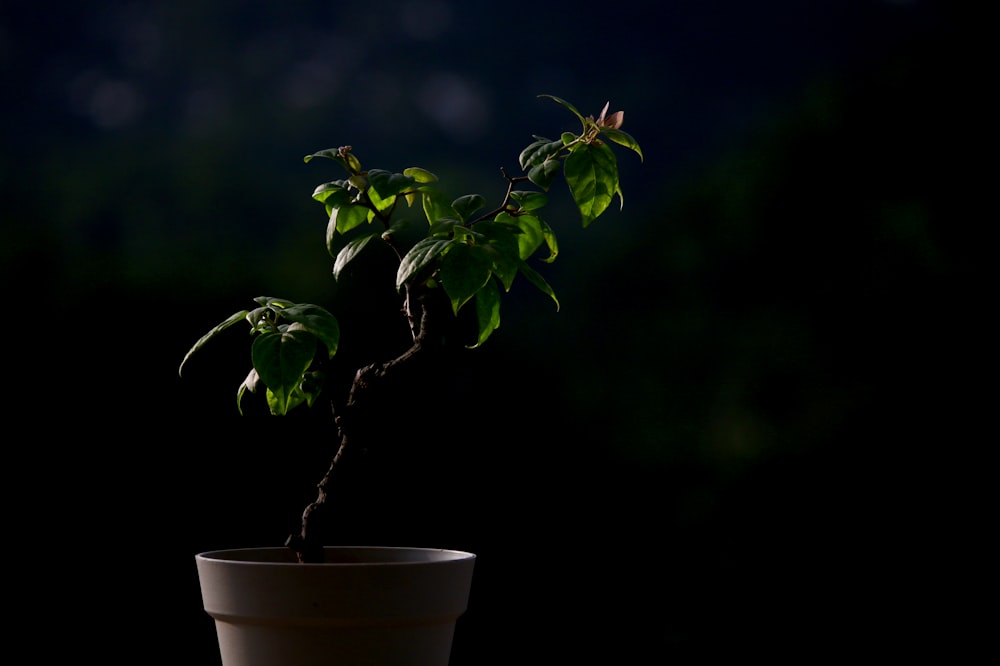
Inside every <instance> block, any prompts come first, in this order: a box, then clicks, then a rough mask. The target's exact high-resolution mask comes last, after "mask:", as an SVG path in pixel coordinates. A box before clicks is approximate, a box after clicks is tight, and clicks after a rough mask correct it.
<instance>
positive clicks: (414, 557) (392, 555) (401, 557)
mask: <svg viewBox="0 0 1000 666" xmlns="http://www.w3.org/2000/svg"><path fill="white" fill-rule="evenodd" d="M323 552H324V553H327V554H328V555H333V556H335V557H336V556H339V557H337V559H335V560H334V561H327V562H309V563H305V564H304V566H320V567H323V566H338V567H355V566H369V567H370V566H380V567H381V566H386V567H396V566H415V565H428V564H441V563H444V562H458V561H463V560H474V559H475V558H476V555H475V553H471V552H468V551H464V550H454V549H450V548H427V547H412V546H324V547H323ZM271 557H277V558H279V559H270V558H271ZM343 557H349V558H357V559H346V560H345V559H340V558H343ZM195 559H197V560H203V561H205V562H226V563H229V564H235V565H239V564H242V565H252V566H287V565H288V564H295V565H296V566H303V564H302V563H300V562H298V561H296V560H295V558H294V554H293V552H292V551H291V550H290V549H289V548H287V547H285V546H261V547H250V548H223V549H217V550H208V551H204V552H201V553H198V554H197V555H195Z"/></svg>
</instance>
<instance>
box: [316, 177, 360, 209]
mask: <svg viewBox="0 0 1000 666" xmlns="http://www.w3.org/2000/svg"><path fill="white" fill-rule="evenodd" d="M344 183H345V181H343V180H334V181H331V182H329V183H323V184H322V185H317V186H316V189H315V190H313V194H312V198H313V199H315V200H316V201H318V202H320V203H321V204H326V205H327V206H328V207H330V208H339V207H340V206H343V205H345V204H348V203H350V202H351V200H352V199H353V198H354V195H353V194H351V193H350V192H349V191H348V190H347V188H346V187H344Z"/></svg>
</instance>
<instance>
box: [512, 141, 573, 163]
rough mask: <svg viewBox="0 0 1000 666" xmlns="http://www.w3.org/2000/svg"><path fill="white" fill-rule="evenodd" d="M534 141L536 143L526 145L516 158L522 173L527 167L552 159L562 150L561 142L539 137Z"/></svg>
mask: <svg viewBox="0 0 1000 666" xmlns="http://www.w3.org/2000/svg"><path fill="white" fill-rule="evenodd" d="M535 139H536V141H534V142H532V143H530V144H528V146H527V147H526V148H525V149H524V150H522V151H521V154H520V155H518V157H517V161H518V163H519V164H520V165H521V170H522V171H523V170H525V169H527V168H528V167H529V166H536V165H538V164H541V163H542V162H544V161H546V160H548V159H550V158H553V159H554V158H555V157H556V156H557V155H558V154H559V151H561V150H562V149H563V142H562V141H550V140H549V139H546V138H544V137H540V136H536V137H535Z"/></svg>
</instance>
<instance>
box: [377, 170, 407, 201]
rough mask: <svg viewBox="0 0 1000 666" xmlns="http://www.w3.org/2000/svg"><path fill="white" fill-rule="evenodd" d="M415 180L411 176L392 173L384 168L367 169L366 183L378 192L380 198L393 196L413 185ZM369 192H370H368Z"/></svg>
mask: <svg viewBox="0 0 1000 666" xmlns="http://www.w3.org/2000/svg"><path fill="white" fill-rule="evenodd" d="M414 182H416V181H415V179H414V178H412V177H411V176H404V175H403V174H401V173H392V172H391V171H386V170H384V169H371V170H369V171H368V183H369V185H371V187H372V189H374V190H375V191H376V192H378V195H379V196H380V197H381V198H382V199H389V198H390V197H395V196H396V195H397V194H402V193H403V192H405V191H406V190H408V189H410V188H411V187H413V183H414ZM369 194H370V193H369Z"/></svg>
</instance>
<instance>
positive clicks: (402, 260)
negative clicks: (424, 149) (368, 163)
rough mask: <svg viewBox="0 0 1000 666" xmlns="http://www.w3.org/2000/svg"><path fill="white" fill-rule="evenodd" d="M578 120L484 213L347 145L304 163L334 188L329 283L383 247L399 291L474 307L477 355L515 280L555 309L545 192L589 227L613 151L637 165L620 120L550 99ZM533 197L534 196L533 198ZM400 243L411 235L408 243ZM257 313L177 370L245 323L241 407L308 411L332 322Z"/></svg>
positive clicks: (555, 248) (608, 196)
mask: <svg viewBox="0 0 1000 666" xmlns="http://www.w3.org/2000/svg"><path fill="white" fill-rule="evenodd" d="M541 97H545V98H548V99H551V100H553V101H555V102H556V103H558V104H560V105H562V106H563V107H565V108H566V109H568V110H569V111H570V112H571V113H572V114H573V115H575V116H576V117H577V118H578V119H579V121H580V123H581V129H580V132H579V133H578V134H576V133H573V132H564V133H562V134H561V135H560V137H559V138H558V139H554V140H553V139H548V138H545V137H542V136H534V137H533V139H534V140H533V141H532V142H531V143H530V144H529V145H528V146H526V147H525V148H524V149H523V150H522V151H521V152H520V154H519V157H518V164H519V166H520V168H521V170H522V174H521V175H517V176H511V175H509V174H507V172H506V170H501V171H502V173H503V175H504V178H505V179H506V183H507V189H506V194H505V195H504V197H503V199H502V201H501V202H500V204H499V205H498V206H496V207H495V208H493V209H488V210H487V209H486V199H485V198H484V197H483V196H481V195H479V194H466V195H463V196H459V197H458V198H452V197H450V196H448V195H446V194H445V192H444V191H443V190H442V189H441V188H440V184H439V179H438V177H437V176H436V175H435V174H433V173H432V172H430V171H428V170H427V169H424V168H422V167H416V166H413V167H409V168H406V169H403V170H402V171H401V172H392V171H387V170H384V169H376V168H370V169H366V168H364V166H363V165H362V163H361V161H360V159H359V158H358V156H357V155H356V154H355V153H354V152H353V148H352V147H351V146H341V147H339V148H331V149H327V150H321V151H318V152H316V153H313V154H311V155H307V156H306V157H305V158H304V160H305V162H310V161H312V160H313V159H327V160H332V161H334V162H336V163H337V164H339V165H340V167H341V168H342V169H343V171H344V174H343V177H342V178H339V179H337V180H332V181H329V182H325V183H322V184H320V185H319V186H318V187H316V188H315V190H314V191H313V194H312V197H313V199H315V200H316V201H317V202H319V203H321V204H323V206H324V209H325V211H326V216H327V220H328V222H327V228H326V245H327V249H328V251H329V252H330V254H331V256H332V257H333V259H334V266H333V275H334V278H335V279H339V278H340V277H341V275H342V274H343V272H344V270H345V268H346V267H347V266H349V265H350V264H351V262H353V261H354V260H356V259H357V258H358V257H359V256H361V255H362V254H363V253H364V252H365V250H366V248H368V247H370V246H371V244H372V243H379V242H382V243H386V244H388V245H389V246H390V247H391V248H392V249H393V251H394V252H395V253H396V256H397V257H398V259H399V264H398V268H397V271H396V278H395V284H396V289H397V290H398V291H399V292H400V293H401V294H403V293H404V292H406V291H408V290H411V289H437V288H440V289H442V290H443V291H444V293H445V295H446V296H447V298H448V301H449V302H450V303H451V309H452V311H453V313H454V314H455V315H458V313H459V311H460V310H461V309H462V308H463V307H465V306H466V305H468V304H469V303H472V304H473V305H472V307H474V309H475V321H476V325H477V335H476V339H475V341H474V342H473V343H471V344H470V345H469V346H470V347H478V346H479V345H481V344H483V343H484V342H485V341H486V340H487V339H488V338H489V337H490V335H491V334H492V333H493V332H494V331H495V330H496V329H497V328H498V327H499V325H500V303H501V298H502V295H503V294H504V293H507V292H509V291H510V289H511V287H512V285H513V284H514V280H515V278H516V276H517V275H522V276H524V278H525V279H527V281H528V282H529V283H530V284H532V285H534V286H535V287H536V288H537V289H539V290H540V291H541V292H542V293H543V294H545V295H546V296H548V297H549V298H551V299H552V300H553V302H554V303H555V304H556V308H557V309H558V307H559V300H558V298H557V297H556V294H555V292H554V291H553V289H552V287H551V286H550V285H549V283H548V282H547V281H546V280H545V278H544V277H542V275H541V274H540V273H539V272H538V271H537V270H535V269H534V268H533V267H532V266H531V265H529V263H528V262H529V260H530V259H533V258H538V259H540V260H541V261H542V262H543V263H551V262H553V261H555V259H556V257H557V256H558V255H559V244H558V241H557V239H556V235H555V233H554V231H553V229H552V226H551V225H549V224H548V222H546V221H545V219H544V218H543V216H542V214H543V212H542V211H543V209H544V208H545V206H546V205H547V204H548V202H549V191H550V189H551V187H552V186H553V184H554V183H555V181H556V180H557V179H558V177H559V176H560V174H561V175H562V176H563V177H564V178H565V180H566V183H567V185H568V188H569V192H570V195H571V197H572V199H573V201H574V203H575V205H576V208H577V209H578V211H579V213H580V217H581V221H582V225H583V227H585V228H586V227H587V226H589V225H590V224H591V223H592V222H593V221H594V220H596V219H597V218H598V217H599V216H600V215H601V214H603V213H604V212H605V211H606V210H607V208H608V207H609V206H610V204H611V203H612V201H613V200H614V198H615V197H617V198H618V199H619V201H620V202H623V199H622V191H621V186H620V184H619V180H618V163H617V159H616V156H615V153H614V152H613V151H612V149H611V147H610V145H609V143H613V144H617V145H619V146H624V147H625V148H627V149H629V150H631V151H634V152H635V153H636V154H637V155H638V156H639V158H640V159H642V151H641V149H640V147H639V144H638V143H637V142H636V141H635V139H634V138H632V137H631V136H630V135H629V134H627V133H625V132H623V131H622V130H621V129H620V127H621V124H622V119H623V113H622V112H621V111H618V112H616V113H614V114H611V115H610V116H608V115H607V111H608V106H607V105H605V107H604V110H603V111H602V112H601V114H600V116H599V117H598V118H597V119H595V118H594V117H593V116H587V117H584V116H583V115H582V114H581V113H580V112H579V111H578V110H577V109H576V108H575V107H574V106H573V105H572V104H570V103H569V102H566V101H565V100H562V99H560V98H558V97H554V96H551V95H542V96H541ZM529 188H530V189H529ZM403 211H419V212H417V213H416V215H417V216H418V217H419V218H422V219H421V220H420V225H421V227H422V231H420V233H419V234H418V238H417V239H416V240H410V239H409V236H410V234H409V231H410V230H411V229H412V228H413V222H412V221H411V217H412V216H413V213H412V212H411V215H410V216H407V215H405V214H403ZM404 232H407V233H404ZM255 300H256V303H257V304H258V307H257V308H255V309H253V310H243V311H240V312H236V313H234V314H233V315H231V316H230V317H229V318H227V319H226V320H224V321H223V322H222V323H220V324H219V325H217V326H215V327H214V328H213V329H211V330H210V331H209V332H208V333H206V334H205V335H204V336H202V337H201V338H200V339H199V340H198V341H197V342H196V343H195V344H194V346H193V347H192V348H191V349H190V351H188V353H187V355H186V356H185V358H184V361H182V363H181V371H182V370H183V367H184V363H185V362H187V360H188V358H190V356H191V355H192V354H193V353H194V352H195V351H197V350H199V349H201V348H202V347H204V346H205V344H206V343H207V342H208V341H209V340H211V339H213V338H214V337H215V336H216V335H218V334H219V333H221V332H222V331H223V330H225V329H227V328H229V327H230V326H233V325H235V324H236V323H237V322H240V321H243V320H246V321H247V322H249V324H250V327H251V334H252V335H253V336H254V342H253V345H252V349H251V351H252V353H251V357H252V361H253V368H252V369H251V371H250V373H249V374H248V375H247V378H246V379H245V380H244V381H243V383H242V384H241V385H240V387H239V390H238V400H237V403H238V405H239V403H241V401H242V398H243V396H244V394H245V392H246V391H250V392H252V393H256V392H258V391H260V389H261V388H262V387H263V388H264V389H265V393H266V398H267V403H268V406H269V409H270V411H271V412H272V413H273V414H286V413H287V412H288V411H289V410H290V409H292V408H294V407H296V406H298V405H301V404H307V405H311V404H313V403H314V402H315V401H316V399H317V397H318V395H319V394H320V392H321V391H322V388H323V384H324V375H323V371H322V367H323V361H324V360H329V359H330V358H332V357H333V356H334V355H335V354H336V352H337V346H338V341H339V325H338V322H337V319H336V317H334V315H333V314H331V313H330V312H328V311H327V310H325V309H324V308H322V307H320V306H318V305H312V304H306V303H294V302H292V301H288V300H285V299H279V298H271V297H258V298H257V299H255Z"/></svg>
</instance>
